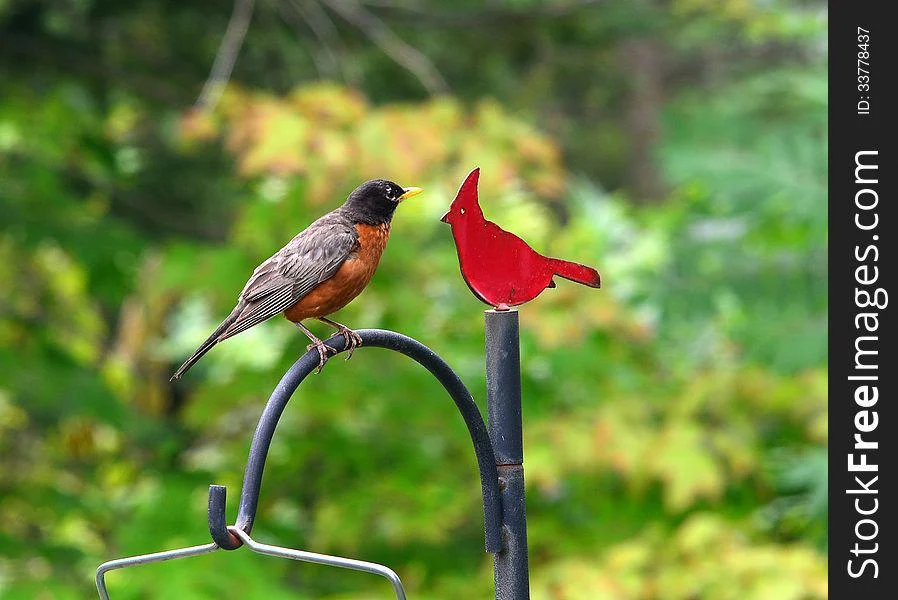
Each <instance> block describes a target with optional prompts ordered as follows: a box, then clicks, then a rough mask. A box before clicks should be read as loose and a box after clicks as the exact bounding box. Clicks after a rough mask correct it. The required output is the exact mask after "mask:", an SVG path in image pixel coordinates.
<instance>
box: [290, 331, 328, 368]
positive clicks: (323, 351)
mask: <svg viewBox="0 0 898 600" xmlns="http://www.w3.org/2000/svg"><path fill="white" fill-rule="evenodd" d="M294 324H295V325H296V326H297V327H299V328H300V329H301V330H302V332H303V333H304V334H306V337H308V338H309V339H310V340H312V343H311V344H309V345H308V346H306V350H311V349H312V348H315V349H316V350H318V368H317V369H315V372H316V373H320V372H321V369H322V368H323V367H324V363H326V362H327V359H329V358H330V355H331V353H333V354H336V353H337V351H336V350H334V349H333V348H331V347H330V346H328V345H327V344H325V343H324V342H322V341H321V340H319V339H318V338H316V337H315V335H314V334H313V333H312V332H311V331H309V330H308V329H307V328H306V326H305V325H303V324H302V323H294Z"/></svg>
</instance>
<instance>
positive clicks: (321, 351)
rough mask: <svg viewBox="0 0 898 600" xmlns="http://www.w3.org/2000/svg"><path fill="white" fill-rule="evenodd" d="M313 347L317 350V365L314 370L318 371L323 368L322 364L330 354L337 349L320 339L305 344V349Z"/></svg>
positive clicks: (334, 352)
mask: <svg viewBox="0 0 898 600" xmlns="http://www.w3.org/2000/svg"><path fill="white" fill-rule="evenodd" d="M313 348H314V349H315V350H317V351H318V367H317V368H316V369H315V372H316V373H320V372H321V369H323V368H324V364H325V363H326V362H327V361H328V359H330V357H331V355H332V354H336V353H337V351H336V350H334V349H333V348H331V347H330V346H328V345H327V344H325V343H324V342H322V341H321V340H315V341H314V342H312V343H311V344H309V345H308V346H306V350H311V349H313Z"/></svg>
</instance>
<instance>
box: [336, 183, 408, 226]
mask: <svg viewBox="0 0 898 600" xmlns="http://www.w3.org/2000/svg"><path fill="white" fill-rule="evenodd" d="M421 192H422V190H421V188H416V187H407V188H404V187H402V186H400V185H397V184H395V183H393V182H392V181H387V180H385V179H372V180H371V181H366V182H365V183H363V184H362V185H360V186H359V187H357V188H355V189H354V190H353V191H352V193H351V194H349V198H347V199H346V202H345V203H344V204H343V208H345V209H346V210H348V211H350V212H351V213H352V216H353V218H354V219H356V220H357V221H360V222H362V223H368V224H370V225H380V224H382V223H389V222H390V220H391V219H392V218H393V211H395V210H396V207H397V206H399V203H400V202H402V201H403V200H405V199H406V198H411V197H412V196H417V195H418V194H420V193H421Z"/></svg>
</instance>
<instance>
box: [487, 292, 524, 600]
mask: <svg viewBox="0 0 898 600" xmlns="http://www.w3.org/2000/svg"><path fill="white" fill-rule="evenodd" d="M485 321H486V325H485V329H486V396H487V411H488V423H489V431H490V438H491V439H492V441H493V449H494V451H495V453H496V465H497V467H498V470H499V487H500V489H501V490H502V512H503V527H502V536H503V548H502V550H501V551H500V552H498V553H496V554H495V555H494V559H493V568H494V573H495V580H496V600H527V599H528V598H530V577H529V569H528V565H527V515H526V502H525V498H524V440H523V436H522V421H521V346H520V337H519V333H518V313H517V311H515V310H504V311H500V310H488V311H486V313H485Z"/></svg>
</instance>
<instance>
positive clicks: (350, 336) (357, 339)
mask: <svg viewBox="0 0 898 600" xmlns="http://www.w3.org/2000/svg"><path fill="white" fill-rule="evenodd" d="M337 333H339V334H340V335H342V336H343V339H344V340H345V341H346V360H349V359H350V358H352V353H353V352H354V351H355V349H356V348H358V347H359V346H361V345H362V336H360V335H359V334H357V333H356V332H355V331H353V330H352V329H350V328H349V327H343V326H341V327H339V328H337Z"/></svg>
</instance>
